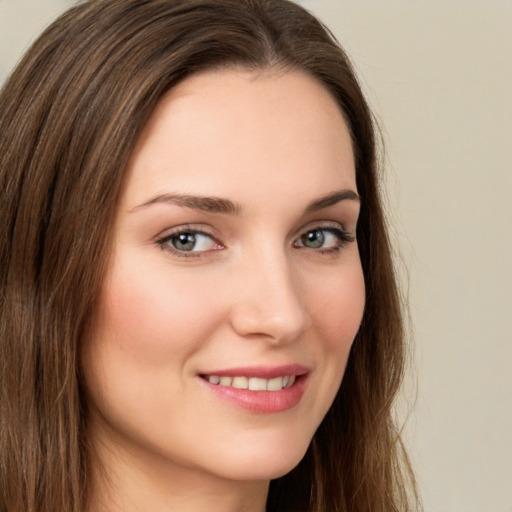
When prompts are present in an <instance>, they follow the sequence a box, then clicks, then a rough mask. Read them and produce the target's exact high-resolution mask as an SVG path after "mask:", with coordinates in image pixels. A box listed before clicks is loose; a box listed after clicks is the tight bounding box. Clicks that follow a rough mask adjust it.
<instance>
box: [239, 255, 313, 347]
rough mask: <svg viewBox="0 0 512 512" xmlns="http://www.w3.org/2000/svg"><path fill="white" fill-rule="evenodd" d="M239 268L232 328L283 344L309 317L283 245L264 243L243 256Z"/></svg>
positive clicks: (293, 336) (298, 332)
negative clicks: (264, 244)
mask: <svg viewBox="0 0 512 512" xmlns="http://www.w3.org/2000/svg"><path fill="white" fill-rule="evenodd" d="M241 267H242V268H241V275H240V281H239V282H240V284H241V286H240V293H239V297H238V299H235V300H236V305H235V308H234V311H233V327H234V328H235V330H236V331H237V332H238V333H239V334H241V335H244V336H247V335H261V336H265V337H268V338H271V339H272V340H273V341H274V342H276V343H277V342H280V343H282V342H287V341H291V340H293V339H294V338H296V337H298V336H299V335H300V334H301V333H302V332H303V331H304V330H305V329H307V327H308V326H309V324H310V319H309V315H308V312H307V309H306V308H305V304H304V303H303V300H302V297H301V295H300V286H299V282H298V278H299V277H300V276H299V275H297V273H296V271H295V269H294V268H293V265H292V261H291V258H290V257H289V256H288V255H287V254H286V251H285V249H284V248H282V247H281V248H277V247H276V246H272V247H269V246H267V247H266V248H264V249H261V250H258V251H257V252H256V253H253V255H252V256H251V257H250V258H246V259H245V260H244V263H243V264H242V265H241Z"/></svg>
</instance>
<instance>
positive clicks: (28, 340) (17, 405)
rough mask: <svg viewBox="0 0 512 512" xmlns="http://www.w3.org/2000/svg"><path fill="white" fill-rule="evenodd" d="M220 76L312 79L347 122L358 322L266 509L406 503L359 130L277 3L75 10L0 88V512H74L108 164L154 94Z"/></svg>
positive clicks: (346, 74)
mask: <svg viewBox="0 0 512 512" xmlns="http://www.w3.org/2000/svg"><path fill="white" fill-rule="evenodd" d="M232 67H243V68H244V69H269V68H279V69H281V70H302V71H304V72H306V73H308V74H309V75H310V76H312V77H314V78H315V79H316V80H318V81H319V83H321V84H322V85H323V86H324V87H325V88H326V89H327V90H328V91H329V92H330V94H331V95H332V97H333V98H334V99H335V101H336V102H337V104H338V105H339V107H340V109H341V111H342V113H343V115H344V116H345V119H346V121H347V124H348V127H349V130H350V133H351V137H352V142H353V146H354V153H355V159H356V181H357V188H358V190H359V193H360V195H361V197H362V209H361V214H360V220H359V224H358V228H357V235H358V239H359V248H360V255H361V260H362V266H363V271H364V277H365V286H366V297H367V299H366V307H365V312H364V318H363V322H362V325H361V328H360V331H359V333H358V335H357V338H356V340H355V343H354V345H353V347H352V351H351V354H350V357H349V361H348V366H347V369H346V374H345V376H344V379H343V383H342V385H341V389H340V391H339V393H338V395H337V397H336V399H335V402H334V404H333V405H332V407H331V409H330V410H329V412H328V414H327V416H326V417H325V419H324V421H323V422H322V424H321V425H320V427H319V429H318V431H317V433H316V434H315V437H314V439H313V442H312V444H311V447H310V449H309V450H308V452H307V454H306V456H305V458H304V459H303V460H302V462H300V464H299V465H298V466H297V467H296V468H295V469H294V470H292V471H291V472H290V473H289V474H288V475H286V476H284V477H282V478H280V479H277V480H275V481H273V482H272V484H271V489H270V494H269V498H268V511H272V512H274V511H275V512H277V511H279V512H348V511H352V512H367V511H375V512H398V511H400V512H405V511H409V510H412V509H413V506H414V503H415V496H416V495H415V489H414V478H413V477H412V473H411V471H410V467H409V464H408V461H407V458H406V456H404V454H403V453H402V450H401V442H400V437H399V434H398V432H397V430H396V428H395V425H394V423H393V421H392V416H391V405H392V402H393V398H394V396H395V393H396V391H397V388H398V386H399V383H400V380H401V378H402V373H403V365H404V348H403V347H404V336H403V328H402V320H401V309H400V301H399V296H398V292H397V287H396V279H395V275H394V271H393V265H392V259H391V254H390V247H389V241H388V236H387V232H386V227H385V222H384V216H383V212H382V207H381V200H380V198H379V180H380V178H379V176H378V174H377V164H376V149H375V147H376V142H375V132H374V123H373V119H372V115H371V112H370V110H369V108H368V105H367V103H366V101H365V99H364V97H363V94H362V92H361V89H360V87H359V84H358V82H357V79H356V77H355V74H354V71H353V69H352V66H351V64H350V62H349V60H348V58H347V56H346V55H345V53H344V52H343V50H342V49H341V48H340V46H339V44H338V43H337V42H336V41H335V39H334V38H333V36H332V35H331V34H330V33H329V31H328V30H327V29H326V28H325V27H324V26H323V25H322V24H321V23H320V22H319V21H318V20H316V19H315V18H314V17H313V16H312V15H311V14H309V13H308V12H307V11H305V10H304V9H303V8H301V7H300V6H298V5H296V4H294V3H293V2H290V1H287V0H122V1H120V0H91V1H88V2H85V3H83V4H81V5H78V6H76V7H73V8H72V9H70V10H69V11H68V12H67V13H65V14H64V15H63V16H62V17H61V18H59V19H58V20H57V21H56V22H54V23H53V24H52V25H51V26H50V27H49V28H48V29H47V30H46V31H45V32H44V33H43V34H42V35H41V36H40V38H39V39H38V40H37V41H36V42H35V43H34V44H33V46H32V47H31V48H30V50H29V51H28V52H27V54H26V55H25V57H24V58H23V60H22V61H21V62H20V64H19V65H18V66H17V68H16V70H15V71H14V73H13V74H12V76H11V77H10V79H9V80H8V81H7V82H6V84H5V86H4V87H3V89H2V91H1V94H0V226H1V229H0V369H1V375H0V382H1V385H0V387H1V392H0V393H1V394H0V510H2V512H21V511H23V512H57V511H66V512H83V510H84V509H85V508H86V506H87V500H88V485H89V484H88V448H87V438H86V428H85V422H86V417H85V414H84V410H85V407H84V404H83V397H82V392H81V384H80V360H79V352H80V341H81V339H82V338H83V335H84V332H85V330H86V329H87V326H88V322H89V320H90V318H91V315H92V312H93V310H94V308H95V301H96V298H97V296H98V291H99V288H100V285H101V283H102V280H103V278H104V275H105V267H106V261H107V257H108V254H109V250H110V249H111V247H110V245H111V240H112V225H113V218H114V213H115V210H116V205H117V201H118V196H119V190H120V183H121V179H122V176H123V172H124V169H125V167H126V165H127V161H128V158H129V157H130V155H131V152H132V150H133V148H134V145H135V143H136V141H137V139H138V137H139V134H140V133H141V130H142V129H143V127H144V126H145V124H146V123H147V121H148V119H149V117H150V116H151V114H152V112H153V110H154V109H155V106H156V105H157V103H158V102H159V100H160V99H161V98H162V96H163V95H164V94H165V93H166V92H167V91H168V90H169V89H170V88H172V87H174V86H175V85H176V84H177V83H179V82H180V81H182V80H183V79H184V78H186V77H187V76H190V75H192V74H194V73H196V72H199V71H203V70H208V69H219V68H232ZM340 314H343V311H340ZM407 488H412V490H413V492H412V498H413V499H412V502H409V497H408V493H407V491H406V489H407Z"/></svg>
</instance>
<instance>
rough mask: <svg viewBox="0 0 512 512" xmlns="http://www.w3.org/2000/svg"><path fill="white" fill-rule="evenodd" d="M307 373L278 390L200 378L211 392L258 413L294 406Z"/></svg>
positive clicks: (272, 411)
mask: <svg viewBox="0 0 512 512" xmlns="http://www.w3.org/2000/svg"><path fill="white" fill-rule="evenodd" d="M307 377H308V376H307V375H300V376H298V377H297V378H296V380H295V382H294V383H293V385H292V386H290V387H289V388H284V389H281V390H279V391H251V390H249V389H237V388H233V387H230V386H220V385H219V384H212V383H211V382H208V381H207V380H206V379H203V378H200V379H201V381H202V382H203V383H204V384H205V385H206V386H207V387H208V389H209V390H210V391H212V393H214V394H215V395H216V396H218V397H219V398H221V399H223V400H226V401H228V402H231V403H233V404H234V405H236V406H238V407H241V408H242V409H245V410H247V411H251V412H255V413H259V414H273V413H278V412H284V411H287V410H288V409H292V408H293V407H295V406H296V405H297V404H298V403H299V402H300V400H301V398H302V396H303V395H304V391H305V390H306V383H307V380H308V378H307Z"/></svg>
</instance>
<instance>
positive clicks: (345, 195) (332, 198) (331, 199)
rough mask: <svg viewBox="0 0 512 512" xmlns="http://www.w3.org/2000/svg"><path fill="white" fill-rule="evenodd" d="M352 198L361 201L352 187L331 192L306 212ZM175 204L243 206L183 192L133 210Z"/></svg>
mask: <svg viewBox="0 0 512 512" xmlns="http://www.w3.org/2000/svg"><path fill="white" fill-rule="evenodd" d="M345 200H352V201H360V197H359V196H358V194H356V192H354V191H353V190H350V189H343V190H338V191H336V192H331V193H329V194H327V195H325V196H322V197H320V198H319V199H315V200H314V201H313V202H311V203H310V204H309V205H308V206H307V207H306V210H305V213H306V214H308V213H313V212H316V211H318V210H322V209H324V208H328V207H329V206H334V205H335V204H337V203H339V202H340V201H345ZM162 203H163V204H174V205H177V206H183V207H185V208H191V209H192V210H201V211H205V212H208V213H223V214H227V215H240V214H241V213H242V210H243V208H242V207H241V206H240V205H239V204H236V203H234V202H233V201H231V200H229V199H224V198H221V197H208V196H192V195H183V194H160V195H158V196H155V197H153V198H151V199H149V200H148V201H145V202H144V203H141V204H139V205H137V206H135V207H134V208H133V209H132V210H130V211H131V212H134V211H136V210H138V209H140V208H145V207H148V206H151V205H154V204H162Z"/></svg>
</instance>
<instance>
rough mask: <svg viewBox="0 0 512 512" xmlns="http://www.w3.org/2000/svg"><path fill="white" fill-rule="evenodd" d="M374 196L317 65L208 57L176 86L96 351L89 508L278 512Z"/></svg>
mask: <svg viewBox="0 0 512 512" xmlns="http://www.w3.org/2000/svg"><path fill="white" fill-rule="evenodd" d="M205 198H208V199H205ZM219 199H220V200H219ZM359 206H360V204H359V198H358V196H357V188H356V182H355V170H354V159H353V153H352V147H351V141H350V136H349V133H348V130H347V127H346V124H345V122H344V120H343V117H342V115H341V113H340V111H339V109H338V107H337V105H336V103H335V102H334V101H333V99H332V98H331V97H330V96H329V94H328V93H327V92H326V91H325V89H324V88H323V87H322V86H321V85H319V84H318V83H317V82H315V81H314V80H313V79H312V78H310V77H308V76H307V75H305V74H302V73H300V72H294V71H288V72H278V71H260V72H257V73H256V72H247V71H243V70H221V71H215V72H213V71H211V72H205V73H202V74H198V75H194V76H192V77H191V78H188V79H187V80H185V81H184V82H182V83H181V84H179V85H178V86H177V87H175V88H174V89H172V90H171V91H170V92H169V93H168V94H167V96H166V97H165V98H164V99H163V100H162V101H161V103H160V104H159V106H158V107H157V109H156V111H155V112H154V114H153V116H152V118H151V120H150V122H149V123H148V125H147V126H146V128H145V130H144V132H143V134H142V137H141V138H140V140H139V142H138V144H137V146H136V148H135V151H134V153H133V155H132V158H131V161H130V164H129V167H128V169H127V173H126V177H125V183H124V188H123V191H122V195H121V198H120V204H119V206H118V213H117V218H116V222H115V226H114V243H113V254H112V261H111V265H110V266H109V270H108V274H107V278H106V280H105V283H104V286H103V289H102V292H101V295H100V298H99V307H98V312H97V315H96V317H95V322H94V326H93V330H92V332H91V334H90V336H89V337H88V339H87V340H86V343H85V344H84V348H83V354H82V366H83V373H84V381H85V390H86V400H87V403H88V428H89V432H88V435H89V439H90V441H91V444H92V446H93V448H94V452H95V454H96V457H97V459H98V460H99V461H101V465H102V468H103V470H102V471H100V469H98V467H97V466H95V469H93V475H92V477H93V492H92V501H91V509H90V510H91V511H92V510H100V511H106V510H108V511H109V512H118V511H119V512H120V511H123V512H142V511H144V512H147V511H148V510H151V511H152V512H153V511H155V512H159V511H162V512H164V511H165V512H168V511H178V510H179V511H180V512H186V511H194V512H197V511H202V510H205V511H206V510H208V511H209V512H216V511H219V512H220V511H222V512H234V511H245V512H262V511H264V510H265V501H266V495H267V492H268V485H269V481H270V480H271V479H272V478H276V477H279V476H282V475H283V474H285V473H287V472H289V471H290V470H291V469H292V468H293V467H294V466H296V465H297V464H298V463H299V461H300V460H301V458H302V457H303V455H304V453H305V451H306V449H307V447H308V445H309V443H310V441H311V438H312V436H313V434H314V432H315V430H316V429H317V427H318V425H319V424H320V422H321V421H322V418H323V417H324V415H325V414H326V412H327V410H328V408H329V407H330V405H331V403H332V401H333V399H334V396H335V394H336V392H337V390H338V387H339V385H340V382H341V378H342V376H343V372H344V369H345V365H346V362H347V358H348V354H349V350H350V347H351V345H352V342H353V340H354V337H355V335H356V333H357V330H358V328H359V324H360V321H361V318H362V314H363V308H364V299H365V297H364V280H363V274H362V270H361V264H360V259H359V253H358V247H357V241H355V229H356V223H357V217H358V212H359ZM221 378H222V380H221ZM219 380H220V382H219ZM262 386H263V388H262ZM248 388H249V389H248ZM253 388H254V389H253ZM103 475H107V478H103Z"/></svg>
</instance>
